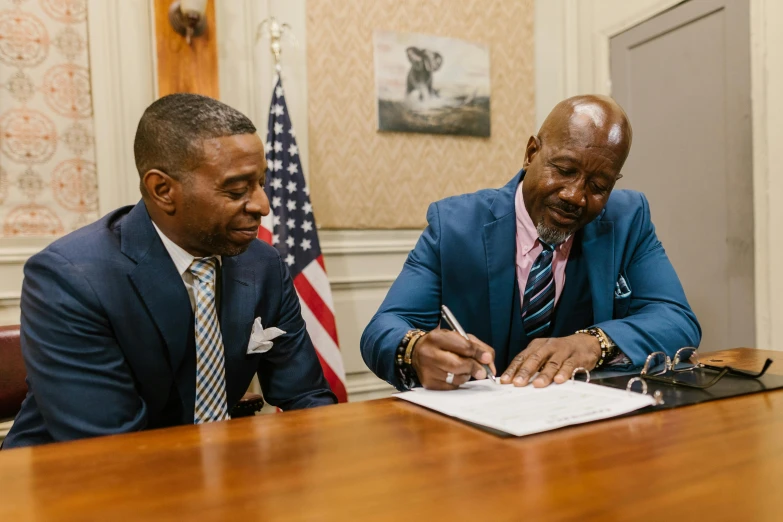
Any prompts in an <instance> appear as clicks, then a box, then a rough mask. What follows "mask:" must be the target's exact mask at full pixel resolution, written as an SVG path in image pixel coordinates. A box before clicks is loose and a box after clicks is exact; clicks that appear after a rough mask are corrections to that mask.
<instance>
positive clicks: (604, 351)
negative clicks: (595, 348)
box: [575, 326, 617, 370]
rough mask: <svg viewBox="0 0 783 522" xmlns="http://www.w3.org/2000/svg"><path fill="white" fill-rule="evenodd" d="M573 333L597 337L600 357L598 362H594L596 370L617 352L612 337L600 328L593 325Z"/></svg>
mask: <svg viewBox="0 0 783 522" xmlns="http://www.w3.org/2000/svg"><path fill="white" fill-rule="evenodd" d="M575 333H578V334H587V335H592V336H593V337H595V338H596V339H598V344H599V345H600V346H601V357H599V358H598V362H597V363H595V369H596V370H597V369H599V368H601V367H602V366H603V365H604V364H606V362H607V361H610V360H611V359H612V358H613V357H614V356H615V354H617V345H616V344H615V343H614V341H612V338H611V337H609V336H608V335H606V332H604V331H603V330H601V329H600V328H598V327H595V326H593V327H590V328H586V329H584V330H577V331H576V332H575Z"/></svg>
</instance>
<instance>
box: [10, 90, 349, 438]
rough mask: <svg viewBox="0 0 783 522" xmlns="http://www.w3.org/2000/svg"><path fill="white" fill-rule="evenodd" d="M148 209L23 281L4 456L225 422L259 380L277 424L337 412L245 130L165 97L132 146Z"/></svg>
mask: <svg viewBox="0 0 783 522" xmlns="http://www.w3.org/2000/svg"><path fill="white" fill-rule="evenodd" d="M134 154H135V158H136V167H137V170H138V171H139V175H140V177H141V183H140V189H141V193H142V201H141V202H139V203H138V204H136V205H135V206H129V207H124V208H120V209H118V210H116V211H114V212H111V213H109V214H108V215H106V216H105V217H103V218H102V219H100V220H99V221H97V222H95V223H93V224H91V225H88V226H86V227H84V228H82V229H80V230H77V231H75V232H73V233H72V234H69V235H67V236H65V237H63V238H62V239H59V240H58V241H55V242H54V243H52V244H51V245H50V246H49V247H47V248H46V249H44V250H43V251H42V252H40V253H39V254H37V255H35V256H33V257H32V258H31V259H30V260H29V261H28V262H27V264H26V265H25V270H24V273H25V279H24V284H23V288H22V301H21V308H22V323H21V326H22V332H21V342H22V352H23V355H24V359H25V364H26V367H27V373H28V376H27V380H28V385H29V393H28V395H27V397H26V398H25V400H24V403H23V404H22V408H21V411H20V413H19V415H18V416H17V418H16V420H15V421H14V424H13V426H12V428H11V431H10V433H9V434H8V437H7V438H6V440H5V443H4V444H5V447H6V448H11V447H17V446H30V445H34V444H43V443H48V442H54V441H64V440H72V439H80V438H85V437H94V436H99V435H109V434H114V433H123V432H130V431H137V430H145V429H152V428H159V427H164V426H174V425H181V424H193V423H197V424H198V423H204V422H212V421H219V420H224V419H227V418H228V415H229V412H230V411H231V408H232V406H234V405H235V404H236V403H237V402H238V401H239V399H240V398H241V397H242V395H243V394H244V393H245V391H246V390H247V388H248V385H249V384H250V381H251V379H252V378H253V376H254V375H256V374H257V375H258V377H259V380H260V383H261V387H262V389H263V393H264V398H265V400H266V401H267V402H269V403H271V404H273V405H276V406H278V407H280V408H282V409H283V410H289V409H297V408H308V407H313V406H318V405H323V404H333V403H335V402H336V399H335V397H334V395H333V394H332V392H331V391H330V389H329V386H328V385H327V383H326V380H325V379H324V376H323V372H322V370H321V366H320V364H319V362H318V358H317V356H316V353H315V349H314V348H313V345H312V343H311V341H310V338H309V337H308V335H307V331H306V329H305V323H304V320H303V319H302V316H301V314H300V308H299V301H298V298H297V295H296V292H295V291H294V287H293V284H292V282H291V278H290V276H289V274H288V270H287V268H286V266H285V263H283V262H282V261H281V259H280V256H279V255H278V253H277V250H275V249H274V248H272V247H271V246H269V245H267V244H265V243H262V242H260V241H258V240H257V239H256V235H257V231H258V226H259V224H260V221H261V216H264V215H266V214H268V213H269V201H268V200H267V197H266V195H265V194H264V190H263V185H264V179H265V174H266V168H267V166H266V160H265V157H264V148H263V144H262V141H261V139H260V138H259V137H258V135H257V134H256V128H255V127H254V126H253V124H252V122H251V121H250V120H249V119H248V118H247V117H245V116H244V115H242V114H241V113H239V112H238V111H236V110H234V109H232V108H231V107H228V106H227V105H225V104H223V103H220V102H218V101H216V100H213V99H211V98H206V97H204V96H198V95H193V94H174V95H170V96H166V97H163V98H161V99H159V100H157V101H156V102H155V103H153V104H152V105H150V107H148V108H147V110H146V111H145V113H144V115H143V116H142V118H141V121H140V122H139V127H138V130H137V133H136V139H135V143H134Z"/></svg>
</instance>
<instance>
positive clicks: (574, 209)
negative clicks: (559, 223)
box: [546, 197, 584, 218]
mask: <svg viewBox="0 0 783 522" xmlns="http://www.w3.org/2000/svg"><path fill="white" fill-rule="evenodd" d="M546 206H548V207H550V208H556V209H557V210H560V211H562V212H565V213H566V214H571V215H572V216H575V217H577V218H580V217H582V213H583V212H584V209H583V208H582V207H578V206H576V205H572V204H571V203H568V202H566V201H563V200H562V199H560V198H557V197H556V198H552V199H551V200H550V201H546Z"/></svg>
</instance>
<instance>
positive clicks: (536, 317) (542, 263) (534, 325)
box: [522, 239, 555, 339]
mask: <svg viewBox="0 0 783 522" xmlns="http://www.w3.org/2000/svg"><path fill="white" fill-rule="evenodd" d="M538 241H539V242H540V243H541V246H542V247H543V248H544V249H543V250H542V251H541V253H540V254H538V257H537V258H536V262H535V263H534V264H533V268H531V269H530V275H529V276H528V277H527V284H526V285H525V297H524V300H523V304H522V324H523V325H524V327H525V333H526V334H527V336H528V337H529V338H531V339H535V338H536V337H544V336H546V335H547V333H549V327H550V325H551V324H552V314H553V313H554V311H555V279H554V277H552V257H553V254H554V249H555V247H554V245H550V244H548V243H545V242H544V241H542V240H541V239H539V240H538Z"/></svg>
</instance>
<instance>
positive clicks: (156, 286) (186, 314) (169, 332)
mask: <svg viewBox="0 0 783 522" xmlns="http://www.w3.org/2000/svg"><path fill="white" fill-rule="evenodd" d="M120 248H121V250H122V252H123V253H124V254H125V255H126V256H128V257H130V258H131V259H133V260H134V261H136V263H137V265H136V267H135V268H134V269H133V270H132V271H131V272H130V274H128V277H129V278H130V280H131V283H132V284H133V286H134V287H135V288H136V291H137V292H138V293H139V297H141V299H142V301H144V305H145V306H146V307H147V310H149V312H150V316H151V317H152V320H153V321H154V322H155V325H156V326H157V327H158V331H160V333H161V335H162V336H163V339H164V341H165V342H166V347H167V348H168V357H169V363H170V364H171V369H172V371H173V372H174V374H176V372H177V369H178V368H179V366H180V365H181V364H182V360H183V358H184V356H185V350H186V348H187V342H188V335H189V334H190V333H191V332H190V323H191V321H190V316H191V313H192V312H191V308H190V300H189V299H188V293H187V291H186V290H185V285H183V284H182V277H181V276H180V275H179V273H177V269H176V267H175V266H174V262H173V261H172V260H171V257H170V256H169V254H168V252H167V251H166V247H164V246H163V242H162V241H161V240H160V237H159V236H158V234H157V232H156V231H155V228H154V227H153V226H152V221H151V220H150V217H149V214H148V213H147V209H146V207H145V206H144V203H143V202H140V203H138V204H137V205H136V206H135V207H134V208H133V210H131V211H130V213H128V216H127V217H126V218H125V220H123V222H122V224H121V246H120ZM140 342H144V340H140Z"/></svg>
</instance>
